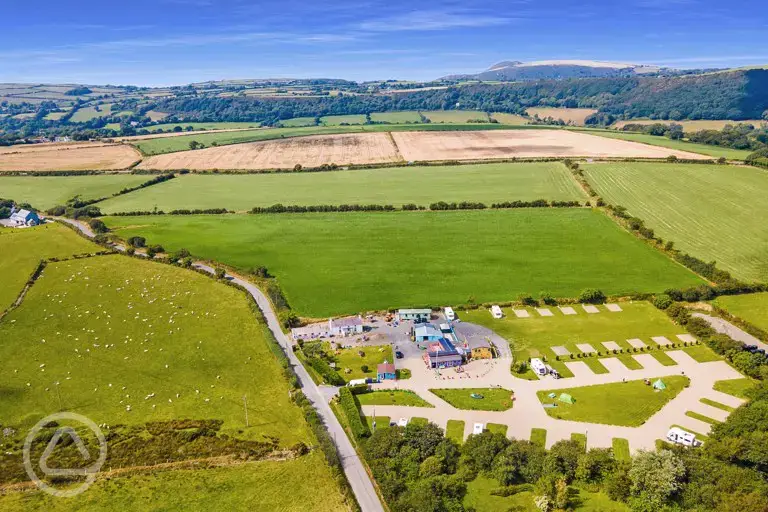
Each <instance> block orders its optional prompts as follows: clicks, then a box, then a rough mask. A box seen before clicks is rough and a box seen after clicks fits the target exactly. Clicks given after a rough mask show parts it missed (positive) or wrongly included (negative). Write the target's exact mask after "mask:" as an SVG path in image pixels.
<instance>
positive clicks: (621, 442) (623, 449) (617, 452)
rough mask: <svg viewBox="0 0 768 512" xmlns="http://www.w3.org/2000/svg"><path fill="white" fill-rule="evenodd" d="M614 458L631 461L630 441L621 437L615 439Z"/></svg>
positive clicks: (613, 444) (613, 445) (613, 443)
mask: <svg viewBox="0 0 768 512" xmlns="http://www.w3.org/2000/svg"><path fill="white" fill-rule="evenodd" d="M612 448H613V456H614V457H615V458H616V460H619V461H630V460H632V456H631V455H630V453H629V441H627V440H626V439H624V438H621V437H614V438H613V441H612Z"/></svg>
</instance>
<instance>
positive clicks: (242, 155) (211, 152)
mask: <svg viewBox="0 0 768 512" xmlns="http://www.w3.org/2000/svg"><path fill="white" fill-rule="evenodd" d="M398 160H400V157H399V155H398V153H397V148H396V147H395V146H394V145H393V144H392V140H391V139H390V138H389V137H388V136H387V134H385V133H354V134H344V135H318V136H308V137H292V138H288V139H285V140H273V141H265V142H249V143H245V144H238V145H236V146H224V147H215V148H206V149H200V150H196V151H181V152H177V153H171V154H167V155H157V156H154V157H151V158H149V159H147V160H145V161H143V162H142V163H141V164H140V166H139V167H140V168H141V169H162V170H172V169H195V170H200V169H286V168H288V169H290V168H293V167H294V166H295V165H297V164H298V165H301V166H303V167H319V166H321V165H323V164H331V163H336V164H340V165H346V164H351V163H356V164H368V163H387V162H397V161H398Z"/></svg>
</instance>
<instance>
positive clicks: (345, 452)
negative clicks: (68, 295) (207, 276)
mask: <svg viewBox="0 0 768 512" xmlns="http://www.w3.org/2000/svg"><path fill="white" fill-rule="evenodd" d="M58 220H61V221H63V222H66V223H67V224H70V225H72V226H75V227H76V228H78V229H79V230H80V231H81V232H83V233H84V234H85V235H87V236H89V237H93V236H94V233H93V231H92V230H91V229H90V228H89V227H88V226H87V225H85V224H83V223H81V222H77V221H73V220H71V219H64V218H61V219H58ZM117 249H118V250H124V248H123V247H121V246H118V247H117ZM193 266H194V267H196V268H199V269H202V270H205V271H206V272H209V273H211V274H213V273H214V269H213V267H210V266H208V265H205V264H204V263H201V262H195V263H193ZM227 279H229V280H230V281H232V282H233V283H236V284H238V285H240V286H242V287H243V288H245V289H246V290H248V293H250V294H251V296H252V297H253V298H254V300H256V303H257V304H258V305H259V308H260V309H261V311H262V312H263V314H264V317H265V319H266V320H267V325H268V327H269V329H270V330H271V331H272V334H273V335H274V336H275V339H276V340H277V342H278V343H279V344H280V346H281V347H282V348H283V351H284V352H285V353H286V355H287V356H288V360H289V361H290V362H291V365H292V366H293V369H294V371H295V372H296V375H298V377H299V381H300V382H301V389H302V391H303V392H304V394H305V395H306V397H307V399H308V400H309V401H310V402H311V403H312V405H313V406H314V407H315V409H317V412H318V414H320V417H321V418H323V421H324V422H325V426H326V429H327V430H328V432H329V433H330V434H331V436H332V437H333V440H334V442H335V443H336V448H337V449H338V452H339V457H340V458H341V462H342V466H343V467H344V473H345V474H346V475H347V480H349V484H350V486H351V487H352V491H353V492H354V493H355V498H357V502H358V503H359V504H360V508H361V509H362V510H363V512H383V511H384V507H383V506H382V504H381V500H379V497H378V495H377V494H376V491H375V489H374V487H373V482H372V481H371V478H370V477H369V476H368V473H367V472H366V471H365V467H364V466H363V463H362V461H361V460H360V458H359V457H358V455H357V452H356V451H355V448H354V447H353V446H352V443H351V442H350V440H349V438H348V437H347V434H346V432H344V429H343V428H342V426H341V424H340V423H339V421H338V420H337V419H336V416H335V415H334V414H333V411H331V407H330V406H329V405H328V399H327V398H326V396H325V394H324V393H323V391H321V389H320V388H319V387H318V386H317V385H316V384H315V383H314V382H313V381H312V379H311V378H310V376H309V374H308V373H307V370H306V369H305V368H304V366H303V365H302V364H301V362H300V361H299V360H298V358H297V357H296V355H295V354H294V353H293V349H292V348H291V346H292V343H291V342H290V340H289V339H288V338H287V337H286V336H285V334H284V333H283V330H282V328H281V326H280V321H279V320H278V318H277V315H276V314H275V312H274V310H273V309H272V304H271V303H270V302H269V299H267V297H266V296H265V295H264V294H263V293H262V292H261V290H259V289H258V288H257V287H256V286H254V285H253V284H251V283H249V282H248V281H245V280H243V279H240V278H238V277H236V276H231V275H227ZM326 394H328V393H326Z"/></svg>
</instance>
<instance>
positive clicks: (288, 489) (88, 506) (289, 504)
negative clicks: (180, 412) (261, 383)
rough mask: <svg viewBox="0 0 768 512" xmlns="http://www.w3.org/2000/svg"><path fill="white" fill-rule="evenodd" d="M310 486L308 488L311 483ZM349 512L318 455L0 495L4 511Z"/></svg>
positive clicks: (100, 480) (137, 475)
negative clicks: (55, 491) (60, 492)
mask: <svg viewBox="0 0 768 512" xmlns="http://www.w3.org/2000/svg"><path fill="white" fill-rule="evenodd" d="M310 481H311V482H312V484H311V485H307V482H310ZM170 503H172V504H173V506H172V507H171V508H172V509H173V510H179V511H190V512H192V511H198V510H245V509H247V510H265V511H266V510H280V511H281V512H304V511H307V512H337V511H345V510H348V507H347V505H346V504H345V503H344V501H343V499H342V497H341V495H340V494H339V491H338V488H337V487H336V484H335V482H334V481H333V479H332V476H331V474H330V471H329V469H328V466H327V465H326V464H325V461H323V456H322V454H320V453H317V452H314V453H311V454H309V455H307V456H304V457H301V458H299V459H294V460H286V461H263V462H254V463H247V464H241V465H236V466H230V467H214V468H210V469H200V470H191V469H185V470H177V471H160V472H156V473H150V472H147V473H138V474H135V475H131V476H123V477H116V478H115V477H113V478H109V479H97V480H96V482H95V483H94V484H93V486H91V487H90V488H89V489H88V491H87V492H85V493H83V494H80V495H78V496H76V497H73V498H67V499H61V498H57V497H53V496H49V495H47V494H45V493H44V492H42V491H34V492H10V493H7V494H3V495H0V509H2V510H4V511H6V512H15V511H23V510H49V511H52V512H57V511H61V512H68V511H70V510H80V511H87V512H95V511H100V512H102V511H104V512H108V511H121V512H122V511H124V510H168V508H169V504H170Z"/></svg>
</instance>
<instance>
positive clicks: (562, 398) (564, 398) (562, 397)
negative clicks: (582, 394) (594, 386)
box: [559, 393, 576, 404]
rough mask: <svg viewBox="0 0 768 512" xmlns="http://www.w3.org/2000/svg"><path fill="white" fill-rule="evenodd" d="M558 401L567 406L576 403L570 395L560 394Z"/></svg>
mask: <svg viewBox="0 0 768 512" xmlns="http://www.w3.org/2000/svg"><path fill="white" fill-rule="evenodd" d="M559 400H560V401H561V402H565V403H567V404H575V403H576V400H574V399H573V397H572V396H571V395H569V394H568V393H560V398H559Z"/></svg>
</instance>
